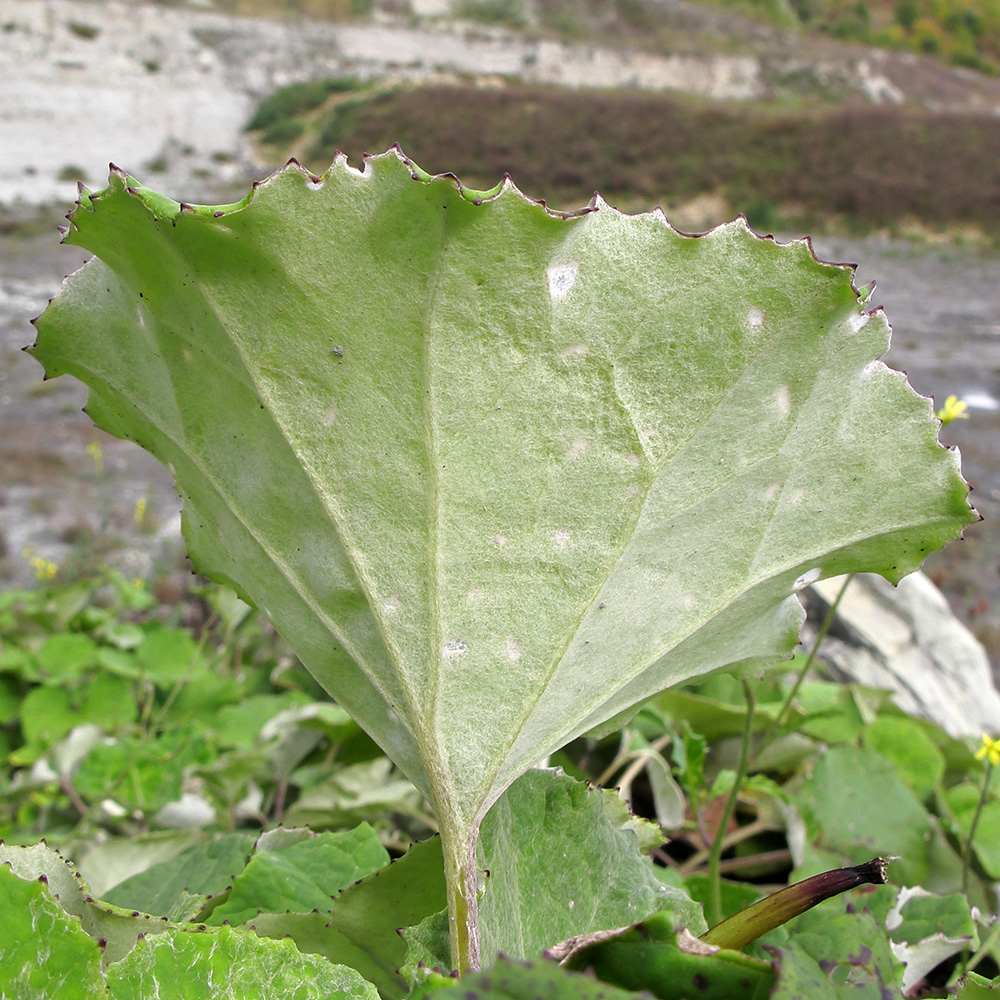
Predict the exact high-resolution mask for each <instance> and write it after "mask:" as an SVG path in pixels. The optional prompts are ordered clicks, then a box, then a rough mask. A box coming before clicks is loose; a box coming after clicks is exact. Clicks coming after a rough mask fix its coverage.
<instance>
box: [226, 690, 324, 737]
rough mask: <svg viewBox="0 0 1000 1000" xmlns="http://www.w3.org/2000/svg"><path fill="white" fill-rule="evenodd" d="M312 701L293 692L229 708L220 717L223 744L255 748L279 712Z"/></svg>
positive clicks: (245, 701)
mask: <svg viewBox="0 0 1000 1000" xmlns="http://www.w3.org/2000/svg"><path fill="white" fill-rule="evenodd" d="M308 701H309V698H308V696H306V695H304V694H302V693H301V692H297V691H290V692H288V693H287V694H258V695H254V696H253V697H251V698H245V699H244V700H243V701H241V702H239V703H238V704H236V705H226V706H225V707H224V708H222V709H220V710H219V714H218V717H217V718H218V723H217V729H218V733H219V736H218V742H219V745H220V746H225V747H244V748H249V747H252V746H253V745H254V743H255V742H256V740H257V737H258V736H259V735H260V731H261V729H262V728H263V726H264V723H266V722H267V721H268V720H269V719H271V718H273V717H274V716H275V715H277V714H278V713H279V712H282V711H284V710H285V709H288V708H293V707H294V706H296V705H302V704H304V703H306V702H308Z"/></svg>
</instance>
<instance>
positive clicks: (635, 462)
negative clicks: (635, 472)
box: [625, 455, 642, 469]
mask: <svg viewBox="0 0 1000 1000" xmlns="http://www.w3.org/2000/svg"><path fill="white" fill-rule="evenodd" d="M625 461H626V462H628V464H629V465H631V466H632V467H633V468H636V469H638V468H639V466H640V465H642V457H641V456H639V455H626V456H625Z"/></svg>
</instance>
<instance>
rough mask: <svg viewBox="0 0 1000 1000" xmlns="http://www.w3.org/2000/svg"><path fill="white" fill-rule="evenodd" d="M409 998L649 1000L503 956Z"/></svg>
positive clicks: (435, 980)
mask: <svg viewBox="0 0 1000 1000" xmlns="http://www.w3.org/2000/svg"><path fill="white" fill-rule="evenodd" d="M411 996H412V1000H418V998H419V1000H649V994H648V993H645V992H641V993H635V992H631V991H629V990H623V989H619V988H618V987H616V986H611V985H609V984H608V983H604V982H600V981H599V980H597V979H595V978H594V977H593V976H586V975H581V974H580V973H578V972H570V971H569V970H567V969H563V968H560V967H559V966H558V965H556V964H555V963H554V962H547V961H544V960H540V961H537V962H519V961H516V960H514V959H510V958H504V957H501V958H499V959H498V960H497V963H496V965H494V966H493V967H492V968H491V969H487V970H486V971H484V972H478V973H476V974H474V975H471V976H466V977H464V978H463V979H462V980H461V981H460V982H455V981H454V980H450V979H445V978H444V977H442V976H440V975H436V976H431V977H430V979H429V982H428V984H427V986H426V987H424V988H422V989H419V990H416V991H414V993H413V994H412V995H411Z"/></svg>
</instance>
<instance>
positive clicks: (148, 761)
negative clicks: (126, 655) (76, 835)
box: [73, 678, 213, 814]
mask: <svg viewBox="0 0 1000 1000" xmlns="http://www.w3.org/2000/svg"><path fill="white" fill-rule="evenodd" d="M113 679H115V680H118V679H119V678H113ZM133 706H134V703H133ZM212 759H213V753H212V749H211V746H210V745H209V744H208V743H207V742H206V741H205V738H204V734H203V733H201V732H199V731H198V729H197V728H196V727H195V726H190V725H189V726H178V727H175V728H173V729H171V730H169V731H167V732H165V733H163V734H162V735H161V736H158V737H157V738H156V739H154V740H147V739H143V738H142V737H139V736H128V737H122V738H120V739H118V740H115V741H114V742H111V743H103V744H101V745H99V746H97V747H95V748H94V749H93V750H92V751H91V752H90V753H89V754H88V755H87V757H86V759H85V760H84V761H83V763H82V764H81V765H80V769H79V771H77V773H76V776H75V778H74V782H73V783H74V787H75V788H76V790H77V792H79V793H80V795H82V796H83V797H84V798H86V799H91V800H94V801H100V800H101V799H103V798H106V797H111V798H114V799H115V800H116V801H118V802H119V803H121V805H123V806H125V807H126V808H128V809H129V810H133V809H138V810H141V811H142V812H144V813H147V814H149V813H153V812H155V811H156V810H157V809H160V808H161V807H162V806H164V805H166V804H167V803H168V802H173V801H175V800H177V799H178V798H179V797H180V795H181V792H182V790H183V785H184V778H185V774H184V769H185V768H187V767H190V766H193V765H195V764H207V763H210V762H211V761H212Z"/></svg>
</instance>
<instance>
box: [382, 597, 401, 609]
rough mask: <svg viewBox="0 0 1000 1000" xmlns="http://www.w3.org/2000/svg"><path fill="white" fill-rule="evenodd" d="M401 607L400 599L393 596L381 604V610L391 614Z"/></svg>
mask: <svg viewBox="0 0 1000 1000" xmlns="http://www.w3.org/2000/svg"><path fill="white" fill-rule="evenodd" d="M401 606H402V602H401V601H400V599H399V598H398V597H397V596H396V595H395V594H393V595H392V597H387V598H386V599H385V601H384V602H383V604H382V610H383V611H386V612H388V613H389V614H392V613H393V611H398V610H399V609H400V607H401Z"/></svg>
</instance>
